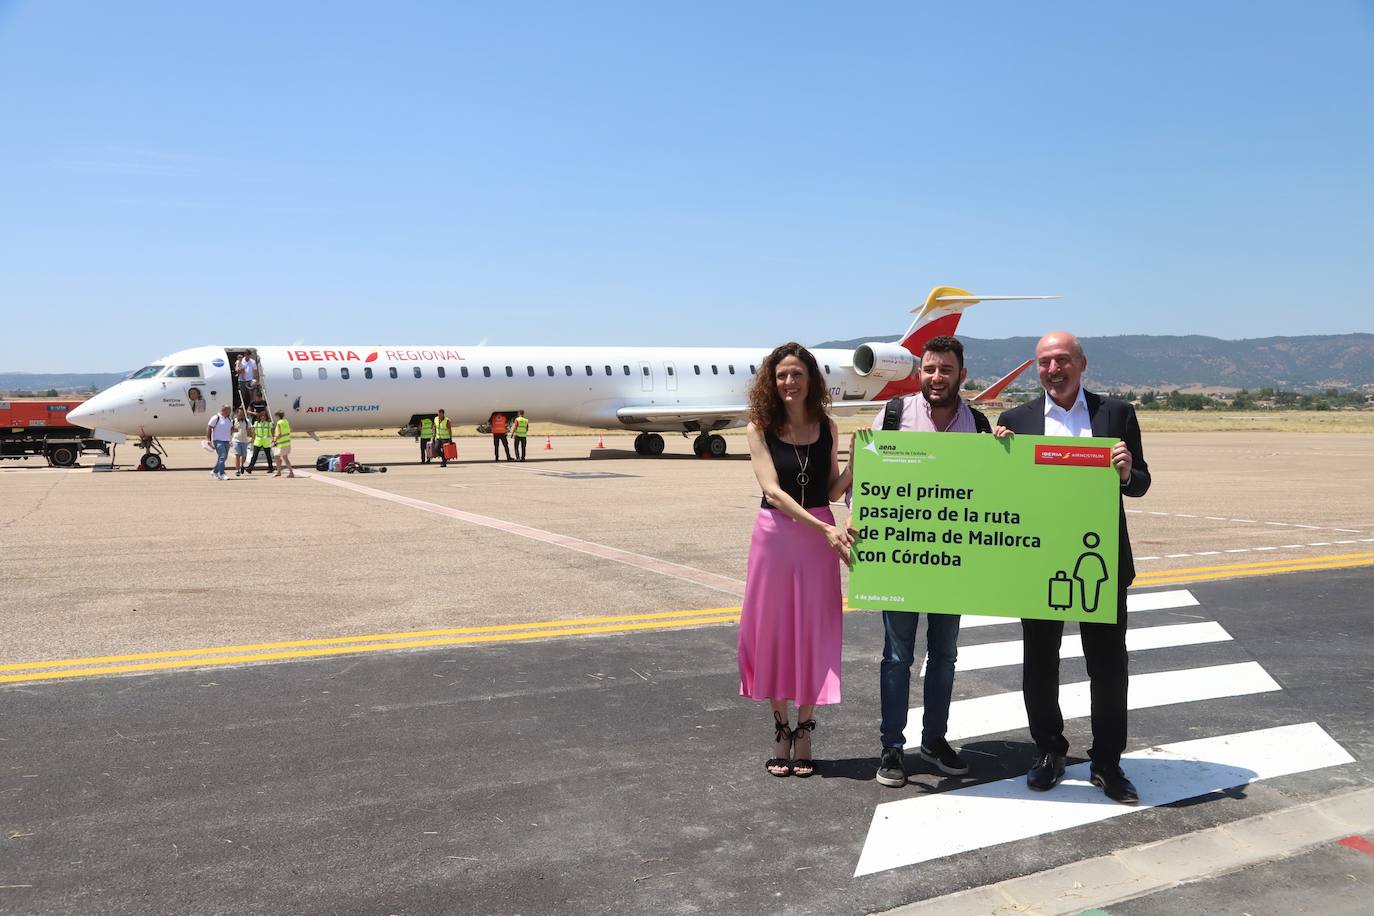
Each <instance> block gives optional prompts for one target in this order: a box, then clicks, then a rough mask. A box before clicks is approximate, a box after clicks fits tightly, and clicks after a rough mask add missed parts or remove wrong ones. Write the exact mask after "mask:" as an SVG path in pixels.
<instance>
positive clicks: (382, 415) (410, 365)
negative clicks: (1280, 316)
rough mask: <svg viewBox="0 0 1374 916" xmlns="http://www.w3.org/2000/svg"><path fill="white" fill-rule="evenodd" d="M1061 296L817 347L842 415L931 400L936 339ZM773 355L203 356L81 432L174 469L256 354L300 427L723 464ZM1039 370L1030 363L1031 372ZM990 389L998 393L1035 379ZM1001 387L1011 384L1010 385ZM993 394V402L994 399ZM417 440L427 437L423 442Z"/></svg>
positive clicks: (272, 401)
mask: <svg viewBox="0 0 1374 916" xmlns="http://www.w3.org/2000/svg"><path fill="white" fill-rule="evenodd" d="M1057 298H1059V297H1058V296H978V295H974V294H973V293H970V292H968V291H967V290H963V289H958V288H956V287H952V286H937V287H935V288H934V289H933V290H931V292H930V295H928V296H927V297H926V300H925V302H924V303H923V304H922V305H920V306H917V307H916V308H914V309H912V312H913V314H914V315H915V317H914V318H913V319H912V320H911V324H910V326H909V327H908V328H907V330H906V333H905V334H903V335H902V337H901V339H900V340H898V341H897V342H894V343H881V342H872V343H864V344H860V345H859V346H858V347H856V348H855V349H853V350H848V349H843V350H840V349H813V350H812V351H811V352H812V354H813V355H814V356H815V357H816V361H817V363H819V364H820V366H821V370H822V372H823V374H824V384H825V385H826V387H827V388H828V389H829V393H830V398H831V409H832V411H834V412H835V413H837V414H846V413H853V412H856V411H859V410H863V409H867V408H875V407H879V406H881V405H882V404H883V403H884V402H886V401H887V400H888V399H890V398H893V397H896V396H897V395H901V394H911V393H914V392H916V391H918V390H920V380H919V378H918V375H917V373H916V372H915V370H916V368H917V366H918V365H919V361H920V357H921V352H922V350H923V349H924V347H925V343H926V341H928V340H930V339H931V338H932V337H937V336H940V335H945V334H953V333H954V332H955V329H956V328H957V327H958V325H959V318H960V316H961V315H962V314H963V311H964V309H966V308H968V307H969V306H970V305H973V304H975V303H977V302H986V301H992V300H999V301H1005V300H1018V299H1057ZM771 350H772V348H771V347H732V348H721V347H488V346H475V347H461V346H448V345H421V346H406V347H388V346H336V347H305V346H288V347H278V346H202V347H193V348H191V349H187V350H181V351H178V352H176V353H172V354H169V355H167V356H165V357H163V358H162V359H159V360H156V361H155V362H153V363H150V364H149V365H147V366H144V367H143V368H142V369H139V370H138V371H137V372H134V373H133V374H131V375H130V376H129V377H128V378H126V379H124V380H123V381H121V382H119V383H117V384H115V385H114V386H112V387H110V388H107V389H106V390H104V391H102V392H100V393H99V394H97V395H95V396H94V397H92V398H91V399H89V400H87V401H86V402H85V403H83V404H81V405H80V406H79V407H77V408H75V409H74V410H71V411H69V412H68V414H67V419H68V422H70V423H74V424H77V425H79V426H85V427H87V428H89V429H92V430H95V436H96V438H100V439H105V440H106V441H111V442H116V443H118V442H122V441H127V437H136V438H137V444H138V447H139V448H141V449H143V451H144V454H143V456H142V458H141V459H140V461H139V464H140V465H141V466H142V467H144V468H146V469H149V470H155V469H157V468H159V467H161V466H162V464H163V461H162V456H163V455H164V454H165V452H164V451H163V449H162V448H161V446H160V444H159V443H158V437H160V436H195V435H203V434H204V432H205V426H206V421H207V420H208V419H209V415H210V413H213V412H214V410H217V409H218V408H219V406H220V405H222V404H229V405H230V406H231V407H238V406H241V404H242V401H241V393H240V391H239V386H238V385H236V384H235V383H234V378H233V369H234V366H235V365H236V362H237V360H238V359H239V358H240V357H241V356H245V355H250V356H252V357H254V359H256V361H257V363H258V366H259V367H260V371H259V377H260V379H261V383H262V386H263V393H262V397H263V399H264V400H266V401H267V403H268V409H269V410H271V411H272V412H273V413H275V412H276V411H277V410H283V411H285V412H286V415H287V417H289V418H290V420H291V425H292V429H293V431H298V432H301V433H305V434H307V435H312V436H313V435H314V434H315V433H319V432H324V431H327V430H328V431H333V430H355V429H378V428H385V427H390V426H400V427H402V433H403V434H404V433H406V432H407V431H413V430H414V429H416V428H418V426H419V422H420V420H421V419H422V418H423V417H426V416H429V417H432V416H433V415H434V412H435V410H437V409H438V408H440V407H442V408H444V411H445V413H446V414H447V416H448V417H449V419H451V420H452V421H453V422H454V423H466V422H473V423H484V422H486V421H487V420H488V419H489V418H490V417H491V416H492V415H493V414H496V413H505V414H510V415H514V413H515V412H516V411H517V410H524V411H525V414H526V416H530V417H534V418H536V419H539V420H546V421H552V422H558V423H566V424H569V425H573V426H586V427H590V428H593V429H612V430H627V429H628V430H636V431H637V432H638V435H637V436H636V437H635V441H634V448H635V451H636V452H637V453H638V454H640V455H645V456H656V455H661V454H662V453H663V449H664V441H663V436H662V433H669V432H671V433H680V434H682V435H683V436H687V435H691V434H695V435H696V439H695V440H694V442H693V451H694V452H695V453H696V454H697V455H698V456H702V457H705V456H711V457H715V458H720V457H723V456H724V455H725V454H726V451H727V443H726V441H725V438H724V437H723V436H720V435H718V434H717V433H716V430H720V429H728V428H730V427H737V426H743V425H745V424H746V423H747V422H748V420H749V407H748V400H749V386H750V385H751V384H752V383H753V379H754V376H755V374H756V373H757V371H758V366H759V364H760V363H761V362H763V359H764V358H765V357H766V356H767V354H768V353H769V352H771ZM1027 364H1028V363H1027ZM1027 364H1023V365H1022V366H1021V367H1020V368H1019V369H1018V370H1017V372H1016V373H1013V374H1012V375H1010V376H1007V377H1006V378H1004V379H1002V380H1000V381H999V382H998V383H997V384H996V385H994V386H993V388H990V389H989V392H992V391H993V389H996V392H993V395H992V396H994V397H995V395H996V393H997V392H1000V391H1001V389H1002V388H1004V387H1005V386H1006V385H1007V384H1010V382H1011V380H1012V379H1013V378H1014V377H1015V376H1016V375H1017V374H1019V373H1020V372H1021V371H1022V370H1024V369H1025V366H1026V365H1027ZM999 386H1000V387H999ZM984 394H987V392H984ZM412 434H413V432H412Z"/></svg>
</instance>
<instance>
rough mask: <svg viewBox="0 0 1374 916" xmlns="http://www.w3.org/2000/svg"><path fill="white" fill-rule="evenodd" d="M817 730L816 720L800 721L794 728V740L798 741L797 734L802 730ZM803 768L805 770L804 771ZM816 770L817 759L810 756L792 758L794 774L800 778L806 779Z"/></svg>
mask: <svg viewBox="0 0 1374 916" xmlns="http://www.w3.org/2000/svg"><path fill="white" fill-rule="evenodd" d="M815 730H816V720H815V719H807V720H806V721H805V722H798V723H797V727H796V728H794V729H792V740H793V741H796V740H797V736H798V735H800V734H801V733H802V732H814V731H815ZM803 770H804V771H805V772H803ZM815 772H816V761H814V760H812V759H811V758H810V757H799V758H794V759H793V760H792V775H793V776H796V777H797V778H798V779H805V778H806V777H808V776H810V775H811V774H813V773H815Z"/></svg>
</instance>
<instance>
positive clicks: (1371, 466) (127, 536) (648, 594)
mask: <svg viewBox="0 0 1374 916" xmlns="http://www.w3.org/2000/svg"><path fill="white" fill-rule="evenodd" d="M668 443H669V449H670V453H671V454H672V457H670V458H668V459H666V460H665V459H658V460H654V459H644V458H638V457H636V456H634V455H633V453H632V452H630V451H629V445H630V437H628V436H614V437H608V438H607V439H606V440H605V444H606V448H604V449H597V448H595V445H596V439H594V438H590V439H589V438H562V439H558V440H555V441H554V442H553V443H552V444H553V448H552V449H545V448H544V444H545V441H544V440H543V439H542V438H540V439H536V440H532V441H531V444H530V452H529V460H528V461H526V462H524V463H514V464H511V463H507V462H505V461H504V460H503V461H501V462H499V463H497V462H493V461H492V460H491V445H490V441H489V440H483V439H461V440H459V448H460V456H459V460H458V461H456V462H451V463H450V466H449V467H448V468H441V467H440V466H439V464H437V463H435V464H430V465H420V464H419V463H418V461H417V449H416V448H415V446H414V443H413V440H403V439H400V438H399V437H397V438H395V439H390V438H359V439H353V440H342V439H337V440H324V441H323V442H320V443H314V442H311V441H309V440H304V439H303V440H302V441H301V442H300V444H298V445H297V446H296V451H295V459H296V463H297V464H298V465H299V466H300V467H302V468H309V469H310V470H308V471H303V472H302V474H301V475H300V476H298V477H297V479H295V480H289V479H287V478H285V477H282V478H275V477H271V476H268V475H263V474H262V473H261V471H259V472H258V473H255V474H254V475H253V476H252V477H244V478H236V477H233V476H232V473H231V476H230V478H229V480H227V481H224V482H220V481H216V480H214V479H213V478H212V477H211V476H210V475H209V473H208V468H209V466H210V463H211V462H210V461H209V460H208V459H209V457H210V456H208V455H207V454H206V453H205V452H204V451H203V450H202V449H201V448H200V446H199V444H198V443H196V442H188V441H176V442H171V443H169V448H170V456H169V463H170V465H171V466H172V467H173V468H174V470H169V471H157V472H139V471H133V470H131V469H124V468H121V469H120V470H117V471H115V472H113V473H94V472H92V471H91V470H90V468H78V469H72V470H51V469H43V468H40V467H38V466H37V463H36V462H29V463H28V465H29V466H26V464H25V463H24V462H17V463H8V462H7V463H6V464H5V465H0V488H3V490H4V493H5V497H4V499H3V500H0V531H2V532H3V542H4V554H5V562H6V571H7V580H8V589H7V591H8V594H7V596H6V602H7V603H8V604H9V605H10V607H11V608H13V614H14V619H15V620H16V621H17V623H18V626H17V627H16V628H15V631H14V632H13V633H12V634H11V637H10V638H9V639H7V640H6V641H5V643H4V645H3V646H0V664H14V663H20V662H33V661H46V660H60V659H76V658H85V657H96V656H107V655H123V654H137V653H148V652H165V651H168V650H188V649H202V648H206V647H215V646H226V645H259V644H264V643H272V642H281V641H301V640H313V639H330V638H342V637H362V636H376V635H382V634H395V633H410V632H421V631H430V630H443V629H457V628H476V627H510V626H525V625H529V624H537V625H538V626H536V627H533V628H531V630H530V632H532V633H541V632H546V631H551V630H556V629H558V627H556V626H551V625H550V624H551V622H556V621H564V620H575V621H583V622H585V621H588V620H591V619H606V620H605V622H604V623H601V624H587V623H583V626H601V627H612V628H613V627H618V626H625V627H629V626H639V627H643V626H680V625H682V624H681V623H674V622H673V620H672V619H659V618H650V617H648V616H647V615H654V614H665V613H667V614H681V613H684V612H685V613H688V614H690V615H693V617H692V619H696V618H697V617H700V616H701V615H702V613H703V612H705V613H706V617H704V618H702V619H714V617H721V616H723V615H724V616H728V615H729V614H730V613H731V611H732V610H733V609H734V608H737V607H738V605H739V600H740V597H741V595H742V593H743V580H744V571H745V561H746V557H747V553H748V545H749V535H750V530H751V526H752V523H753V518H754V516H755V514H756V513H757V511H758V487H757V484H756V482H755V481H754V478H753V472H752V470H751V469H750V466H749V462H748V461H747V459H746V458H744V457H743V456H742V455H740V456H733V457H732V458H731V459H727V460H722V461H710V460H700V459H696V458H694V457H693V456H692V455H691V454H690V442H689V440H686V439H669V440H668ZM732 444H734V446H735V447H737V448H742V446H743V445H744V442H743V439H742V438H739V437H732ZM1145 448H1146V457H1147V459H1148V460H1149V462H1150V466H1151V470H1152V473H1153V474H1154V479H1155V483H1154V486H1153V488H1152V489H1151V490H1150V493H1149V494H1148V495H1147V496H1146V497H1144V498H1142V499H1138V500H1127V502H1126V505H1127V511H1128V512H1129V513H1130V515H1129V520H1130V528H1131V538H1132V543H1133V545H1134V548H1135V555H1136V557H1137V567H1138V570H1139V578H1138V581H1137V586H1138V587H1146V586H1148V585H1165V584H1171V583H1178V582H1184V581H1190V582H1191V581H1203V580H1206V579H1210V578H1220V577H1226V578H1231V577H1238V576H1243V575H1253V574H1268V573H1270V572H1272V571H1275V570H1284V569H1297V568H1336V567H1341V566H1347V565H1360V564H1367V563H1374V437H1352V436H1328V435H1292V436H1281V435H1273V434H1243V433H1228V434H1221V435H1206V434H1194V433H1178V434H1167V433H1160V434H1156V435H1154V436H1151V437H1150V438H1149V439H1148V440H1147V441H1146V443H1145ZM339 451H353V452H355V453H356V454H357V455H358V456H359V459H360V460H362V461H364V462H368V463H381V464H387V465H388V468H389V469H388V473H386V474H366V475H359V474H354V475H339V474H333V475H329V474H317V473H316V472H315V471H314V470H313V465H314V458H315V456H316V455H318V454H322V453H326V452H330V453H333V452H339ZM136 455H137V453H136V452H134V451H132V450H130V449H127V447H126V448H125V449H124V450H122V453H121V454H120V456H119V457H120V459H121V460H122V461H124V462H126V463H127V464H132V463H133V461H134V459H135V457H136ZM674 459H676V460H674ZM516 527H518V528H519V530H514V531H513V530H512V529H514V528H516ZM719 609H724V610H719ZM607 618H621V620H619V621H617V620H609V619H607ZM630 618H634V619H630ZM687 622H691V621H690V620H689V621H687ZM459 635H461V634H459ZM488 635H490V634H488ZM442 636H443V634H436V635H434V636H429V637H423V638H429V639H438V638H442ZM298 648H302V647H298ZM0 676H3V673H0Z"/></svg>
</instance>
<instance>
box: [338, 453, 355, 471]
mask: <svg viewBox="0 0 1374 916" xmlns="http://www.w3.org/2000/svg"><path fill="white" fill-rule="evenodd" d="M357 460H358V459H357V458H356V457H354V455H353V453H352V452H340V453H339V470H341V471H347V470H348V466H349V465H350V464H353V463H354V462H355V461H357Z"/></svg>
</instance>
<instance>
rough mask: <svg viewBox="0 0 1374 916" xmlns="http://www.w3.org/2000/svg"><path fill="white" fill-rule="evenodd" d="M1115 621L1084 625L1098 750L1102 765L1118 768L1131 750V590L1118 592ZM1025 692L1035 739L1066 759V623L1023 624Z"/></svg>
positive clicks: (1095, 755) (1094, 750)
mask: <svg viewBox="0 0 1374 916" xmlns="http://www.w3.org/2000/svg"><path fill="white" fill-rule="evenodd" d="M1117 608H1118V611H1117V615H1116V623H1081V624H1079V625H1078V631H1079V634H1080V635H1081V637H1082V640H1083V660H1084V661H1085V662H1087V666H1088V681H1089V688H1088V690H1089V693H1090V694H1091V697H1092V729H1093V746H1092V747H1091V748H1089V749H1088V756H1089V757H1090V758H1091V759H1092V761H1093V762H1094V763H1096V764H1097V765H1098V766H1108V767H1111V766H1117V765H1118V764H1119V763H1120V762H1121V754H1122V752H1123V751H1125V750H1126V687H1127V683H1128V680H1127V677H1128V675H1127V670H1126V590H1125V589H1120V590H1119V591H1118V592H1117ZM1021 634H1022V639H1023V643H1022V645H1023V651H1024V656H1023V665H1022V669H1021V693H1022V696H1023V697H1024V698H1025V701H1026V719H1027V721H1029V723H1030V733H1031V738H1032V739H1034V741H1035V746H1036V747H1037V748H1039V750H1040V752H1041V753H1051V754H1059V755H1061V756H1062V755H1066V754H1068V752H1069V742H1068V741H1067V740H1065V738H1064V714H1063V713H1062V712H1061V711H1060V709H1059V643H1060V640H1061V638H1062V637H1063V635H1064V623H1063V621H1061V620H1022V621H1021Z"/></svg>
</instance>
